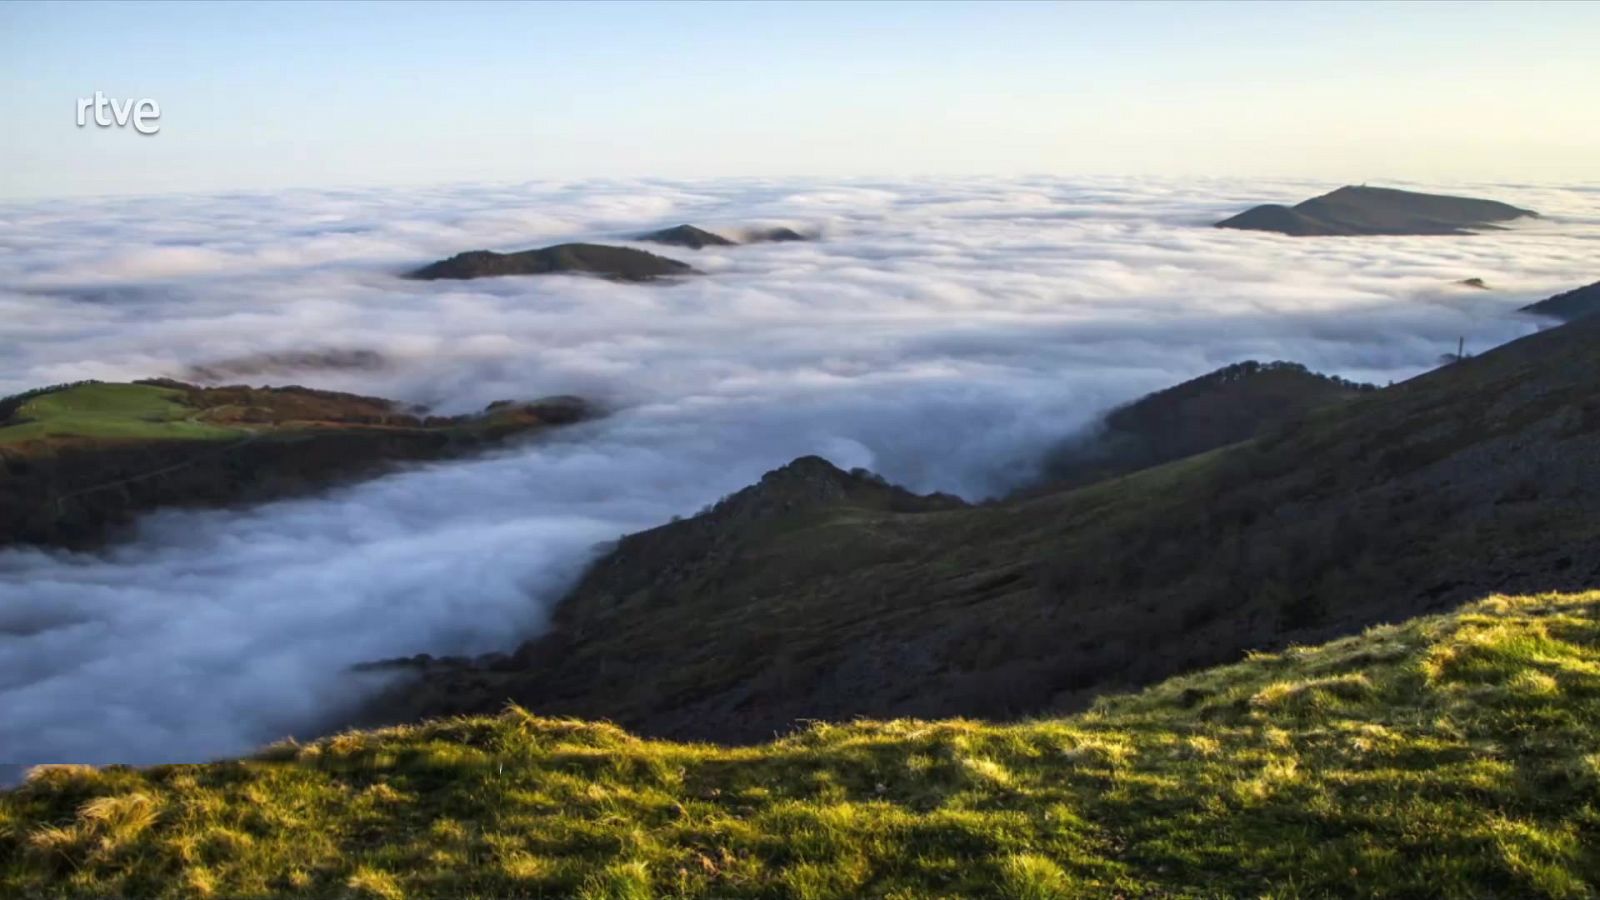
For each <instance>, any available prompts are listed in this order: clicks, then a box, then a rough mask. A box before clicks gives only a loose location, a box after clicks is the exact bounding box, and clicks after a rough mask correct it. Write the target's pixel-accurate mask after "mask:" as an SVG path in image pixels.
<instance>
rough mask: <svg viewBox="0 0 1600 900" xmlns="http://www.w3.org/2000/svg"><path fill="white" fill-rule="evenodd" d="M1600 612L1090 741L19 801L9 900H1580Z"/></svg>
mask: <svg viewBox="0 0 1600 900" xmlns="http://www.w3.org/2000/svg"><path fill="white" fill-rule="evenodd" d="M1596 672H1600V592H1589V593H1583V594H1573V595H1558V594H1548V595H1539V596H1526V597H1492V598H1489V599H1487V600H1484V601H1483V602H1481V603H1477V604H1474V605H1472V606H1469V607H1467V608H1465V609H1463V610H1461V611H1459V612H1456V613H1452V614H1449V615H1442V616H1434V617H1428V618H1422V619H1417V620H1414V621H1411V622H1408V623H1406V624H1404V625H1401V626H1390V627H1382V628H1377V629H1373V630H1370V631H1367V632H1366V633H1364V634H1361V635H1359V636H1355V637H1349V638H1345V639H1343V640H1339V641H1336V642H1333V643H1330V644H1326V645H1323V646H1318V647H1295V648H1290V649H1288V650H1285V651H1283V652H1281V653H1275V654H1258V655H1255V656H1252V657H1251V658H1250V659H1248V660H1246V661H1244V662H1241V663H1239V664H1236V665H1232V666H1228V667H1225V668H1220V669H1215V670H1211V671H1206V672H1200V673H1196V674H1192V675H1188V676H1185V677H1182V678H1177V679H1173V680H1171V681H1168V682H1166V683H1164V684H1161V685H1160V686H1158V687H1154V688H1152V689H1150V690H1146V691H1144V692H1142V693H1138V694H1133V695H1131V696H1119V697H1108V698H1105V699H1103V700H1102V701H1100V702H1099V703H1097V704H1096V705H1095V707H1094V709H1093V710H1091V711H1089V712H1087V713H1084V714H1082V715H1077V716H1073V717H1068V718H1060V719H1044V720H1036V721H1030V722H1026V723H1020V724H1013V725H996V724H985V723H980V722H974V721H968V720H960V719H957V720H949V721H938V722H930V721H916V720H896V721H887V722H868V721H861V722H853V723H850V724H844V725H830V724H814V725H811V726H809V727H807V728H805V729H803V730H801V731H799V732H797V733H795V734H792V735H790V736H788V737H785V738H783V739H781V740H777V741H774V742H771V743H765V744H761V745H759V746H752V747H737V748H731V747H718V746H712V745H705V744H679V743H667V742H661V741H648V740H641V739H639V738H637V737H634V736H633V735H630V734H628V733H626V732H624V731H622V730H621V729H619V728H617V727H615V726H612V725H606V724H595V723H586V722H579V721H573V720H563V719H553V718H547V717H541V716H537V715H534V714H531V713H529V712H526V711H524V710H522V709H519V708H511V709H508V710H505V711H504V712H501V713H499V714H498V715H494V716H486V717H470V718H457V719H449V720H443V721H437V722H430V723H427V724H423V725H414V726H405V727H398V728H390V729H384V730H381V731H372V732H350V733H346V734H341V735H337V736H334V737H331V738H327V739H325V740H321V741H318V742H316V743H313V744H307V745H299V744H295V743H292V742H288V743H283V744H280V745H277V746H274V747H272V748H269V749H267V750H266V751H265V752H263V753H262V754H260V755H259V756H257V757H255V758H251V759H245V760H238V761H228V762H218V763H211V764H207V765H168V766H156V767H153V768H148V769H143V770H135V769H129V768H125V767H108V768H104V769H93V768H90V767H86V766H61V767H45V768H41V769H38V770H35V771H34V772H33V773H31V774H30V777H29V779H28V781H27V782H26V784H25V785H24V786H22V787H20V788H18V789H15V790H12V791H8V792H5V793H3V794H0V893H5V894H7V895H10V896H28V897H69V896H73V897H76V896H119V897H157V896H162V897H167V896H201V897H206V896H220V897H236V896H253V897H269V896H289V895H296V896H298V895H316V896H334V895H339V896H354V897H374V898H389V900H394V898H404V897H437V896H452V897H513V896H516V897H523V896H529V897H533V896H546V897H578V898H603V897H638V898H645V897H660V896H675V897H705V898H711V897H720V898H731V897H806V898H853V897H865V896H874V897H934V896H939V897H1007V898H1049V897H1071V896H1106V897H1110V896H1124V897H1218V896H1279V897H1287V896H1308V897H1309V896H1363V897H1424V896H1441V895H1449V896H1498V897H1511V896H1517V897H1527V896H1548V897H1586V896H1593V894H1594V893H1595V891H1596V890H1597V888H1600V842H1597V841H1595V840H1593V836H1594V833H1595V832H1596V829H1597V828H1600V814H1597V812H1596V810H1597V808H1600V763H1597V760H1600V752H1597V751H1600V745H1597V742H1596V737H1595V736H1596V735H1597V734H1600V676H1597V675H1596Z"/></svg>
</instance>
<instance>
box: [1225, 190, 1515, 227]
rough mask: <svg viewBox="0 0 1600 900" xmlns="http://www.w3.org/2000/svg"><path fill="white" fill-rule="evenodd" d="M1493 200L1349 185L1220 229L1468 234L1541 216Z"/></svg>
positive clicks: (1256, 211) (1255, 211)
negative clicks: (1516, 220)
mask: <svg viewBox="0 0 1600 900" xmlns="http://www.w3.org/2000/svg"><path fill="white" fill-rule="evenodd" d="M1537 215H1538V213H1536V212H1533V211H1532V210H1527V209H1519V208H1517V207H1515V206H1511V205H1510V204H1507V203H1500V202H1497V201H1494V200H1478V199H1475V198H1471V197H1450V196H1445V195H1442V194H1419V193H1416V192H1413V191H1401V190H1395V189H1393V188H1375V187H1367V186H1366V185H1362V186H1360V187H1350V186H1348V185H1347V186H1345V187H1342V188H1339V189H1338V190H1335V191H1330V192H1329V193H1326V194H1323V195H1322V196H1320V197H1313V198H1311V199H1310V200H1305V201H1302V202H1300V203H1297V204H1295V205H1294V206H1281V205H1279V204H1276V203H1268V204H1264V205H1262V206H1256V207H1253V208H1251V209H1248V210H1245V211H1244V212H1242V213H1239V214H1238V215H1236V216H1232V217H1230V218H1227V219H1223V220H1222V221H1221V222H1218V223H1216V227H1218V228H1240V229H1245V230H1249V231H1276V232H1278V233H1280V234H1287V235H1292V236H1295V237H1307V236H1313V235H1401V234H1445V235H1449V234H1470V233H1471V232H1472V230H1474V229H1483V228H1493V227H1495V226H1494V224H1493V223H1495V222H1504V221H1507V220H1510V219H1517V218H1522V217H1524V216H1537Z"/></svg>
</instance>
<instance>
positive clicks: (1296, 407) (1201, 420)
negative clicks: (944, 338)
mask: <svg viewBox="0 0 1600 900" xmlns="http://www.w3.org/2000/svg"><path fill="white" fill-rule="evenodd" d="M1373 390H1377V388H1376V387H1374V386H1373V385H1370V384H1357V383H1355V382H1352V381H1346V380H1345V379H1343V378H1338V377H1335V376H1331V375H1321V374H1318V373H1316V372H1312V371H1310V370H1308V369H1307V368H1306V367H1305V366H1302V365H1300V364H1299V363H1292V362H1269V363H1260V362H1256V361H1254V360H1251V361H1248V362H1241V363H1235V364H1233V365H1231V366H1225V367H1223V368H1221V369H1218V370H1216V371H1215V372H1211V373H1210V374H1207V375H1202V376H1200V377H1199V378H1195V379H1193V380H1190V381H1186V382H1184V383H1182V384H1180V385H1177V386H1175V387H1170V388H1167V389H1165V390H1161V391H1157V392H1156V393H1153V394H1149V395H1146V396H1145V397H1142V398H1140V399H1138V400H1136V401H1134V402H1132V403H1129V404H1127V405H1126V406H1122V407H1119V408H1117V409H1115V410H1112V411H1111V413H1109V414H1108V415H1107V416H1106V418H1105V421H1104V423H1103V424H1102V427H1101V428H1100V429H1099V430H1097V431H1096V432H1095V433H1094V434H1092V435H1090V436H1088V437H1086V438H1080V439H1077V440H1074V441H1071V442H1068V443H1066V444H1063V445H1062V446H1060V447H1058V448H1056V450H1055V451H1054V452H1052V453H1051V454H1050V455H1049V457H1048V458H1047V460H1046V463H1045V479H1046V481H1047V482H1048V483H1049V485H1050V487H1052V488H1054V489H1060V488H1064V487H1078V486H1081V485H1085V484H1090V483H1092V482H1095V481H1101V480H1103V479H1106V478H1114V477H1116V476H1119V475H1126V474H1128V473H1129V472H1135V471H1138V470H1140V469H1148V468H1150V467H1151V466H1158V465H1161V464H1162V463H1167V462H1171V461H1173V460H1175V459H1182V458H1183V457H1186V456H1193V455H1195V454H1197V453H1204V452H1206V451H1208V450H1215V449H1216V448H1218V447H1223V446H1226V445H1228V444H1235V443H1238V442H1239V441H1243V440H1248V439H1249V438H1252V437H1255V436H1256V435H1257V434H1259V433H1260V432H1262V431H1263V430H1266V429H1269V428H1272V427H1276V426H1279V425H1282V424H1283V423H1285V422H1288V421H1290V420H1292V419H1296V418H1299V417H1302V416H1305V415H1306V414H1308V413H1310V412H1311V411H1313V410H1315V409H1317V408H1318V407H1321V406H1326V405H1328V404H1330V403H1337V402H1340V401H1342V400H1348V399H1350V398H1352V397H1355V396H1358V395H1360V394H1361V393H1363V392H1366V391H1373Z"/></svg>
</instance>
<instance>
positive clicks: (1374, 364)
mask: <svg viewBox="0 0 1600 900" xmlns="http://www.w3.org/2000/svg"><path fill="white" fill-rule="evenodd" d="M1326 187H1331V185H1306V184H1298V183H1277V184H1271V185H1266V186H1255V185H1251V186H1247V185H1244V184H1242V183H1234V182H1229V183H1223V182H1215V183H1203V184H1200V185H1192V184H1191V185H1185V184H1178V183H1171V182H1141V181H1135V180H1128V179H1120V180H1105V181H1097V182H1071V181H1062V180H1054V179H1042V178H1035V179H1013V180H995V179H983V180H971V181H959V180H947V181H918V182H905V183H894V182H882V181H872V182H861V183H855V184H846V185H842V186H841V185H836V184H823V183H799V182H774V181H754V180H749V181H736V182H698V183H690V184H663V183H658V182H584V183H577V184H569V185H528V186H523V187H505V186H496V187H472V186H458V187H448V188H434V189H429V190H416V191H343V192H325V193H318V192H286V193H282V194H263V195H234V196H224V197H212V198H204V197H200V198H196V197H185V198H157V199H126V200H96V201H78V202H73V203H33V204H23V205H15V206H13V207H10V208H9V209H8V210H7V213H8V214H7V215H6V216H4V217H0V250H3V251H5V252H0V285H4V287H3V288H0V393H9V392H11V391H13V390H20V389H23V388H27V387H31V386H35V385H38V384H42V383H51V382H57V381H65V380H71V379H76V378H86V377H95V378H105V379H127V378H135V377H143V376H148V375H152V374H164V373H176V372H180V371H182V370H183V369H185V368H186V367H188V366H190V365H193V364H204V363H209V362H214V361H217V360H225V359H229V358H235V357H248V356H256V355H259V354H263V353H272V352H279V351H302V350H312V349H318V348H367V349H372V350H376V351H379V352H381V353H383V354H384V355H385V356H386V357H387V358H388V359H389V361H390V364H389V365H387V366H384V367H382V368H378V369H372V370H351V371H327V372H309V373H308V372H283V373H280V374H278V375H275V376H273V377H272V378H270V379H263V380H267V381H270V382H272V383H288V382H303V383H310V384H315V385H318V386H324V387H329V388H335V389H341V390H354V391H360V392H364V393H373V394H380V395H384V396H389V397H394V398H396V399H400V400H406V401H413V402H422V403H429V404H435V405H438V406H439V407H441V408H442V409H444V410H446V411H460V410H465V409H471V408H477V407H481V406H482V405H484V404H486V403H488V402H490V401H493V400H497V399H502V398H510V397H530V396H535V395H541V394H552V393H579V394H584V395H588V396H591V397H595V398H598V399H601V400H603V401H606V402H609V403H611V404H614V405H616V406H617V407H619V411H618V413H617V414H616V415H615V416H613V417H612V418H611V419H609V420H606V421H604V422H599V423H595V424H592V425H587V426H583V427H581V428H578V429H574V430H571V431H569V432H565V433H562V434H560V435H558V436H557V437H555V438H552V439H550V440H546V441H542V442H534V443H530V444H527V445H525V446H521V447H518V448H515V449H512V450H509V451H507V452H504V453H501V454H496V455H494V456H491V457H488V458H483V459H478V460H473V461H461V462H455V463H451V464H447V465H438V466H428V467H421V468H417V469H414V470H411V471H407V472H405V473H401V474H397V475H394V476H391V477H388V478H384V479H381V480H378V481H374V482H369V483H366V484H362V485H356V486H352V487H350V488H347V489H344V490H340V491H337V492H334V493H332V494H329V495H327V496H324V497H319V498H309V499H303V500H296V501H290V502H283V503H277V504H271V505H267V506H262V507H257V508H255V509H253V510H250V511H246V512H242V513H241V512H185V513H177V512H169V513H162V514H158V515H155V516H152V517H149V518H148V519H147V520H145V521H144V523H143V525H142V527H141V529H140V533H139V535H138V536H137V538H136V539H135V540H133V541H132V542H129V543H126V544H122V545H119V546H117V547H115V548H113V549H111V550H110V551H108V552H107V553H105V554H103V555H99V556H72V555H65V554H46V553H41V552H37V551H22V550H11V551H4V552H0V584H4V586H5V587H4V592H5V597H4V602H3V603H0V708H4V709H5V710H6V726H5V729H4V731H3V732H0V759H3V760H14V761H22V762H41V761H76V760H87V761H97V762H106V761H132V762H152V761H158V760H173V759H200V758H207V757H212V756H217V755H223V754H230V753H238V752H242V751H245V750H247V749H249V748H250V747H251V746H253V745H255V744H257V743H259V742H261V741H263V740H268V739H271V738H273V737H276V736H280V735H282V734H285V733H289V732H297V733H301V734H304V733H306V732H307V731H309V730H311V729H314V728H316V727H317V726H318V725H319V724H320V723H322V722H324V721H325V716H327V715H329V714H331V713H333V712H334V711H336V710H337V709H338V708H339V707H340V706H341V705H342V704H344V703H346V702H348V701H349V700H350V699H351V698H353V697H355V696H358V695H359V692H360V690H361V689H362V688H363V685H361V684H360V683H359V682H357V681H355V680H352V679H351V678H350V677H349V676H347V675H345V674H343V673H344V670H345V669H346V668H347V667H348V666H349V665H350V664H352V663H355V662H360V661H362V660H367V659H372V658H377V657H384V656H394V655H402V654H410V653H416V652H433V653H449V652H481V651H487V650H491V649H505V648H509V647H511V646H513V645H515V644H516V643H517V642H518V640H519V639H520V638H521V637H522V636H524V635H525V634H526V633H527V632H529V631H531V630H533V629H535V628H537V627H538V625H539V623H540V622H541V621H542V617H543V616H544V615H545V613H546V612H547V610H548V608H549V605H550V604H551V603H553V602H554V601H555V600H556V599H558V598H559V596H560V594H561V591H562V590H563V589H564V587H565V586H566V585H567V584H568V583H569V582H570V580H571V579H572V578H573V577H575V575H576V573H577V572H578V571H579V570H580V569H581V567H582V565H583V563H584V562H585V560H586V559H587V558H588V557H589V555H590V554H591V553H592V552H593V548H594V546H595V545H596V543H597V542H600V541H603V540H606V539H610V538H613V537H615V536H617V535H618V534H620V533H622V532H625V531H629V530H634V529H637V528H641V527H646V526H650V525H653V524H657V523H659V522H661V521H664V520H665V519H667V518H668V517H669V516H671V515H674V514H687V513H691V512H693V511H694V510H695V509H696V508H698V507H699V506H701V505H703V504H704V503H706V502H708V501H711V500H714V499H715V498H716V497H718V496H720V495H722V494H724V493H727V492H729V491H732V490H735V489H737V488H739V487H741V486H743V485H744V484H746V483H749V482H750V481H753V480H754V479H755V478H757V477H758V476H759V475H760V473H761V472H762V471H764V470H766V469H768V468H771V467H773V466H776V465H780V464H782V463H784V462H786V461H788V460H789V459H791V458H793V457H795V456H798V455H801V454H804V453H811V452H816V453H821V454H823V455H826V456H829V457H830V458H833V459H834V460H835V461H836V462H838V463H839V464H841V465H847V466H853V465H864V466H869V467H872V468H875V469H877V470H879V471H881V472H883V473H884V474H885V475H886V476H888V477H889V478H891V479H893V480H897V481H901V482H904V483H907V484H909V485H910V486H912V487H914V488H916V489H918V490H936V489H938V490H951V491H957V492H961V493H964V494H966V495H968V496H981V495H984V494H988V493H992V492H996V491H1000V490H1004V489H1006V488H1008V487H1010V486H1012V485H1013V484H1015V483H1016V482H1017V481H1018V480H1019V479H1021V478H1023V477H1025V476H1026V475H1027V474H1028V472H1029V466H1030V465H1031V464H1032V463H1033V462H1034V461H1035V460H1036V459H1037V458H1038V455H1039V453H1040V451H1041V450H1042V449H1043V448H1044V447H1046V446H1047V445H1049V444H1050V443H1051V442H1053V441H1055V440H1057V439H1059V438H1061V437H1062V436H1064V435H1067V434H1070V433H1072V432H1073V431H1075V430H1077V429H1079V428H1081V427H1083V426H1084V425H1085V424H1087V423H1089V422H1091V421H1092V420H1093V418H1094V417H1095V416H1096V415H1097V414H1098V413H1099V412H1101V411H1103V410H1104V409H1105V408H1106V407H1107V406H1109V405H1111V404H1113V403H1116V402H1119V401H1123V400H1127V399H1131V398H1133V397H1135V396H1138V395H1139V394H1142V393H1144V392H1146V391H1149V390H1153V389H1156V388H1160V387H1163V386H1165V385H1168V384H1171V383H1173V382H1176V381H1179V380H1181V379H1184V378H1188V377H1192V376H1194V375H1198V374H1201V373H1203V372H1206V371H1209V370H1211V369H1213V368H1216V367H1218V366H1221V365H1224V364H1226V363H1230V362H1235V361H1238V360H1241V359H1246V358H1257V359H1276V358H1284V359H1293V360H1297V361H1301V362H1304V363H1306V364H1307V365H1310V366H1312V367H1313V368H1316V369H1320V370H1322V371H1327V372H1333V373H1337V374H1341V375H1345V376H1348V377H1352V378H1358V379H1365V380H1374V381H1379V382H1383V381H1387V380H1390V379H1399V378H1405V377H1408V376H1410V375H1412V374H1415V373H1417V372H1419V371H1421V370H1423V369H1424V368H1426V367H1428V366H1430V365H1431V364H1432V362H1433V361H1434V360H1435V359H1436V358H1437V357H1438V355H1439V354H1440V353H1442V352H1445V351H1447V350H1453V349H1454V345H1455V341H1456V338H1457V337H1458V336H1465V337H1466V339H1467V343H1468V346H1469V348H1476V349H1479V350H1482V349H1485V348H1487V347H1489V346H1491V345H1493V344H1496V343H1499V342H1502V341H1504V340H1506V339H1509V338H1512V337H1515V336H1517V335H1520V334H1524V333H1527V332H1528V331H1531V330H1532V329H1533V328H1534V327H1536V326H1535V325H1534V324H1533V323H1531V322H1530V321H1528V320H1526V319H1523V318H1521V317H1518V316H1516V315H1514V314H1513V313H1512V312H1511V311H1512V310H1514V309H1515V308H1516V307H1517V306H1519V305H1521V304H1523V303H1525V302H1527V301H1529V300H1532V299H1537V298H1539V297H1542V296H1546V295H1548V294H1550V293H1552V292H1554V291H1556V290H1560V289H1565V288H1568V287H1571V286H1573V285H1575V284H1577V283H1580V282H1586V281H1588V280H1592V279H1593V278H1594V277H1596V276H1595V274H1594V273H1593V271H1592V270H1591V269H1590V268H1589V266H1590V265H1591V264H1592V259H1593V257H1594V252H1593V251H1594V248H1595V242H1596V240H1597V239H1600V215H1597V213H1596V206H1595V195H1594V194H1593V193H1592V192H1584V191H1579V190H1563V189H1559V188H1550V187H1537V186H1494V185H1478V186H1469V187H1468V188H1465V189H1464V190H1470V192H1472V193H1477V194H1480V195H1483V196H1490V197H1495V198H1497V199H1503V200H1506V201H1509V202H1512V203H1517V204H1519V205H1526V206H1531V207H1533V208H1536V209H1540V210H1542V211H1544V212H1546V213H1549V214H1550V218H1549V219H1547V220H1545V221H1541V222H1538V223H1531V224H1528V225H1521V226H1518V227H1516V228H1513V229H1511V230H1508V231H1505V232H1500V233H1492V234H1487V235H1483V236H1478V237H1464V238H1437V237H1426V238H1391V239H1340V238H1334V239H1315V240H1297V239H1289V238H1280V237H1277V236H1272V235H1261V234H1250V233H1244V232H1236V231H1221V230H1216V229H1211V228H1207V227H1204V226H1205V225H1206V224H1207V223H1209V222H1210V221H1213V220H1215V219H1217V218H1220V217H1221V216H1223V215H1225V214H1227V213H1230V212H1233V211H1236V210H1237V209H1238V208H1241V207H1242V206H1245V205H1248V204H1249V203H1252V202H1256V201H1258V200H1262V199H1296V198H1300V197H1304V196H1308V195H1310V194H1313V193H1316V192H1318V191H1319V190H1321V189H1323V188H1326ZM1434 187H1450V186H1434ZM678 222H692V223H696V224H701V225H705V226H707V227H715V228H724V229H728V230H732V229H734V228H737V227H738V226H740V225H743V224H748V223H763V224H765V223H779V222H781V223H788V224H791V225H793V226H795V227H804V228H806V229H809V230H814V231H819V232H821V233H823V234H825V235H826V237H827V239H826V240H824V241H821V242H817V243H807V244H763V245H756V246H748V247H738V248H719V249H716V250H706V251H701V252H698V253H697V252H694V251H689V250H682V249H680V248H662V247H656V246H653V245H639V246H647V247H649V248H650V249H652V250H654V251H656V252H661V253H665V254H667V255H671V256H675V257H678V258H681V259H684V260H686V261H689V262H691V263H692V264H694V265H695V266H697V267H699V268H701V269H703V270H704V271H706V272H707V273H709V274H708V275H706V276H705V277H701V278H694V279H686V280H684V281H682V282H679V283H675V284H671V285H626V284H613V283H609V282H604V281H599V280H587V279H576V278H567V277H546V278H507V279H493V280H483V281H474V282H466V283H461V282H456V283H452V282H426V283H425V282H411V281H405V280H402V279H398V278H396V277H394V273H395V272H398V271H401V270H403V269H405V268H406V267H409V266H415V265H418V264H421V263H424V262H427V261H429V260H432V259H435V258H438V257H441V256H445V255H449V254H451V253H455V252H457V251H460V250H465V249H471V248H475V247H492V248H497V249H516V248H522V247H528V246H538V245H541V244H545V243H553V242H557V241H563V240H619V239H621V238H622V237H624V236H626V235H629V234H633V233H636V232H639V231H644V230H647V229H650V228H655V227H660V226H664V225H672V224H677V223H678ZM1467 277H1481V278H1484V279H1485V280H1486V281H1488V282H1489V283H1490V284H1491V285H1492V286H1494V287H1495V288H1496V290H1494V291H1490V292H1483V291H1473V290H1470V289H1464V288H1459V287H1456V286H1454V285H1452V282H1454V281H1456V280H1458V279H1461V278H1467Z"/></svg>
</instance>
